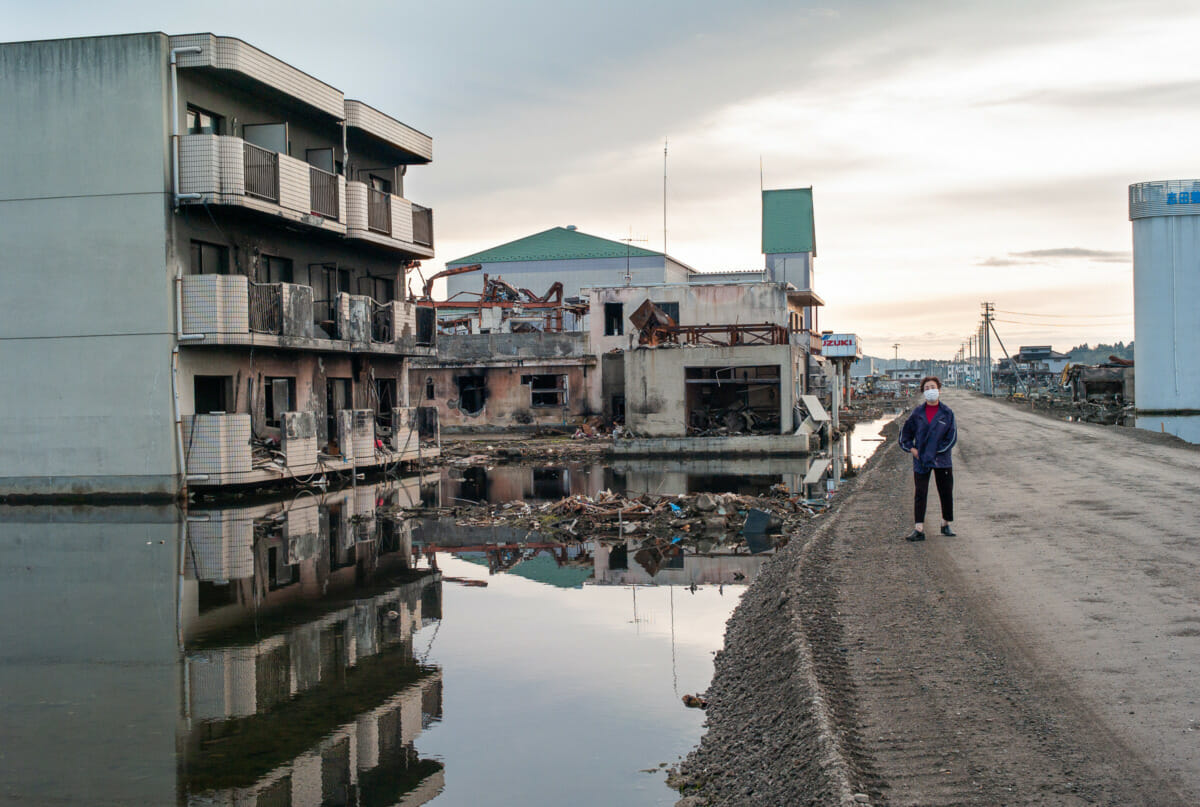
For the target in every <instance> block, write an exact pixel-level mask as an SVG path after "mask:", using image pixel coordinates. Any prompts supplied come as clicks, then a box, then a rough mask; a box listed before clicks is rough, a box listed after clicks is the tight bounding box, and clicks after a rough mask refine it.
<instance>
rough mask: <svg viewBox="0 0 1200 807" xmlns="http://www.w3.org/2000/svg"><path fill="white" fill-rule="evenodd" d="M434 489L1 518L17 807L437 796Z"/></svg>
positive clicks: (401, 485) (376, 488) (2, 649)
mask: <svg viewBox="0 0 1200 807" xmlns="http://www.w3.org/2000/svg"><path fill="white" fill-rule="evenodd" d="M425 481H426V482H429V481H430V480H428V479H426V480H425ZM434 481H435V482H436V479H435V480H434ZM420 495H421V480H419V479H413V480H406V481H402V482H389V483H387V484H382V485H371V486H359V487H358V489H357V490H354V489H351V490H345V491H338V492H330V493H327V494H323V495H312V494H308V493H303V494H301V495H300V496H294V497H293V496H289V497H288V498H287V499H286V500H283V501H275V502H264V503H258V504H253V505H245V506H238V507H207V508H204V509H193V510H192V511H191V512H190V513H189V514H188V516H187V520H186V521H184V520H183V518H182V517H181V514H180V512H179V511H177V510H175V509H174V508H162V507H101V508H96V507H36V508H35V507H20V508H14V507H9V508H0V572H2V573H3V574H4V578H5V584H4V585H3V586H0V613H3V614H4V615H5V617H6V618H5V620H4V621H3V622H2V623H0V710H2V711H3V713H4V715H5V720H4V721H0V749H2V753H0V802H6V803H7V802H9V801H14V802H17V803H28V804H44V803H55V804H75V803H80V804H84V803H86V804H170V803H177V804H184V805H231V806H232V805H239V806H240V805H263V806H264V807H265V806H266V805H296V806H297V807H298V806H299V805H314V807H315V806H316V805H346V806H347V807H349V805H356V806H357V807H366V806H367V805H385V804H386V805H395V804H404V805H417V804H423V803H425V802H427V801H430V800H431V799H433V798H434V797H435V796H436V795H437V794H438V793H439V792H440V791H441V790H442V787H443V782H444V777H443V773H442V763H441V762H440V761H439V760H435V759H429V758H422V756H421V755H420V754H419V752H418V750H417V747H416V742H417V739H418V737H419V736H420V735H421V733H422V731H423V729H425V728H426V727H427V726H428V725H429V724H430V723H431V722H432V721H436V720H438V719H440V717H441V714H442V673H441V670H440V669H438V668H437V667H434V666H431V665H428V664H425V663H423V659H422V658H421V657H420V655H423V653H420V654H419V653H417V652H414V634H415V633H416V632H418V631H420V630H421V629H422V628H426V633H425V634H423V636H429V635H431V634H433V633H434V632H436V630H437V625H436V624H435V623H437V622H438V621H439V620H440V618H441V614H442V589H441V580H440V575H438V574H436V573H431V572H430V570H428V569H424V570H421V569H415V568H413V567H414V564H413V559H412V541H411V533H410V532H409V531H408V530H407V528H406V526H405V522H404V521H403V519H402V518H400V517H399V516H400V511H401V509H402V508H405V507H410V506H412V505H413V504H414V502H416V501H418V500H419V497H420ZM421 644H422V645H423V646H424V645H425V644H426V642H425V641H422V642H421ZM425 652H427V651H425Z"/></svg>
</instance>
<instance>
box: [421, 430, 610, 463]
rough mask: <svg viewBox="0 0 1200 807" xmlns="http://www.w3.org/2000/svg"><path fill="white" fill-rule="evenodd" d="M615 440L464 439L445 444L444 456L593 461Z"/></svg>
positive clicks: (451, 458) (501, 460)
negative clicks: (488, 440)
mask: <svg viewBox="0 0 1200 807" xmlns="http://www.w3.org/2000/svg"><path fill="white" fill-rule="evenodd" d="M611 448H612V440H611V439H610V438H605V437H602V436H596V437H591V438H588V439H582V438H581V439H570V438H563V437H555V438H552V439H547V438H530V439H527V440H521V441H516V440H495V441H493V442H481V441H478V440H469V441H468V440H463V441H459V442H453V443H451V442H447V443H443V445H442V458H443V459H444V460H445V461H446V462H447V463H448V464H451V465H459V466H462V465H492V464H498V465H503V464H506V463H512V462H522V461H525V460H528V459H529V458H531V457H535V458H537V459H538V460H539V461H547V462H569V461H590V460H595V459H597V458H598V457H600V456H602V455H604V454H606V453H607V452H608V451H609V450H611Z"/></svg>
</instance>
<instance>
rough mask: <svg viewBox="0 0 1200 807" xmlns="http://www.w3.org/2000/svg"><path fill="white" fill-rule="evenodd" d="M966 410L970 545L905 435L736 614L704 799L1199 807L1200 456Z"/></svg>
mask: <svg viewBox="0 0 1200 807" xmlns="http://www.w3.org/2000/svg"><path fill="white" fill-rule="evenodd" d="M946 400H947V403H949V404H950V405H951V406H953V407H954V408H955V410H956V412H957V413H958V415H959V419H960V443H959V446H960V448H959V454H958V456H957V457H956V480H957V481H958V482H959V483H960V485H959V491H960V492H959V496H958V501H957V502H956V505H957V506H958V508H959V509H960V515H959V520H958V522H956V530H957V531H958V532H959V536H960V537H957V538H943V537H940V536H938V537H930V539H929V540H927V541H926V542H924V543H918V544H910V543H907V542H906V541H904V540H903V538H902V536H903V535H904V534H905V533H907V531H908V530H909V529H911V521H910V518H911V516H910V513H909V509H910V506H911V478H910V468H909V463H908V461H907V459H906V458H905V457H904V455H903V454H902V453H901V452H899V451H896V450H895V447H894V444H891V445H886V444H885V446H884V449H883V450H882V451H881V452H879V453H878V454H877V455H876V456H875V457H873V458H872V459H871V461H870V462H869V463H868V464H867V466H866V468H865V470H864V472H863V473H861V474H860V475H859V477H858V478H857V479H856V480H854V481H853V482H852V483H851V484H850V485H847V486H844V487H843V496H844V498H843V500H842V502H841V503H840V504H839V506H838V508H837V509H836V510H835V511H833V512H832V513H831V514H830V515H829V516H828V517H826V518H824V519H818V520H815V521H812V522H809V524H810V527H811V529H809V530H807V531H801V532H800V533H798V534H796V535H794V536H793V538H792V541H791V543H790V544H789V545H788V546H787V547H785V548H784V549H782V550H781V551H780V552H779V553H778V555H777V556H776V557H775V558H774V559H773V560H772V561H769V562H768V563H767V564H766V565H765V566H764V568H763V570H762V572H761V573H760V574H759V576H758V578H757V579H756V580H755V582H754V584H753V585H752V586H751V587H750V589H749V591H747V593H746V595H745V596H744V598H743V600H742V602H741V604H740V606H739V607H738V609H737V611H736V612H735V613H734V615H733V617H732V618H731V620H730V622H729V625H728V629H727V634H726V644H725V648H724V650H723V651H722V652H721V653H720V654H718V656H717V659H716V672H715V676H714V679H713V683H712V685H711V687H710V689H709V690H708V692H707V693H704V694H705V696H706V697H707V699H708V702H709V709H708V712H707V716H708V721H707V722H708V732H707V734H706V735H705V737H704V739H703V740H702V742H701V744H700V746H699V747H698V748H697V749H696V750H695V751H694V752H693V753H692V754H691V755H690V756H689V757H688V758H687V759H686V760H685V761H684V762H683V763H682V764H681V765H680V767H679V770H678V771H677V772H676V773H675V775H674V776H673V778H672V782H673V783H674V784H676V785H677V786H678V787H679V788H680V790H681V795H683V796H685V797H687V798H690V799H692V800H691V801H690V802H688V803H689V804H692V805H701V804H704V805H710V806H711V805H735V804H736V805H742V804H746V805H758V804H772V805H773V804H822V805H824V804H839V805H840V804H852V803H870V804H890V805H939V804H947V805H948V804H963V805H1056V806H1058V805H1068V806H1070V805H1084V804H1104V805H1114V806H1115V805H1176V804H1178V805H1184V804H1194V803H1196V800H1195V796H1196V791H1197V784H1198V783H1200V759H1198V756H1200V755H1198V754H1197V750H1196V743H1195V742H1194V741H1193V740H1192V739H1191V738H1192V737H1194V735H1191V734H1189V733H1188V732H1189V731H1195V727H1196V726H1197V725H1200V724H1198V723H1197V722H1196V714H1195V709H1196V703H1197V700H1200V697H1198V695H1200V691H1198V690H1200V686H1198V685H1197V684H1196V680H1197V679H1196V676H1195V665H1194V658H1195V655H1194V648H1195V644H1194V643H1195V641H1196V639H1195V637H1194V636H1188V635H1185V634H1186V631H1181V630H1179V629H1178V627H1179V625H1183V624H1184V623H1183V622H1182V621H1180V620H1182V619H1185V618H1186V617H1187V613H1192V615H1193V616H1194V614H1195V610H1196V606H1197V602H1198V601H1200V600H1198V597H1197V594H1198V593H1200V592H1198V591H1197V584H1196V583H1195V575H1194V574H1191V575H1190V576H1189V575H1187V574H1185V573H1184V569H1185V568H1192V569H1193V570H1194V567H1195V562H1196V560H1197V558H1196V554H1197V541H1196V538H1195V529H1194V507H1195V502H1196V501H1197V500H1200V491H1198V490H1197V487H1198V485H1197V482H1196V481H1195V480H1196V479H1200V474H1196V473H1195V472H1196V470H1198V467H1200V460H1198V458H1197V455H1196V454H1195V452H1193V451H1191V450H1188V449H1181V448H1179V447H1177V446H1175V445H1172V444H1171V441H1166V440H1162V439H1158V438H1159V436H1157V435H1145V434H1144V433H1143V434H1137V433H1136V432H1135V431H1134V430H1128V429H1114V428H1112V427H1108V428H1105V427H1099V426H1090V425H1086V424H1068V423H1055V422H1054V421H1052V420H1050V419H1048V418H1044V417H1040V416H1037V415H1033V414H1030V413H1028V412H1020V411H1015V410H1014V409H1013V408H1012V407H1009V406H1006V405H1004V404H1002V403H999V402H993V401H986V400H982V399H978V398H968V397H967V396H965V395H956V394H948V395H947V396H946ZM895 428H896V427H895V426H890V427H889V430H891V431H890V434H892V435H894V434H895V431H894V430H895ZM1189 480H1190V481H1189ZM1131 494H1136V498H1133V499H1131ZM1189 508H1190V512H1191V514H1192V520H1191V521H1190V522H1189V520H1188V519H1189V516H1188V511H1189ZM1126 511H1128V515H1129V518H1128V519H1126V518H1118V516H1121V515H1122V514H1123V513H1126ZM1147 526H1148V527H1150V528H1151V531H1150V532H1148V531H1147V529H1146V528H1145V527H1147ZM1135 571H1136V574H1131V572H1135ZM1142 572H1144V574H1143V573H1142ZM1152 572H1154V574H1152ZM1155 603H1157V605H1156V604H1155ZM1093 616H1100V617H1103V618H1104V620H1105V621H1097V620H1096V619H1092V618H1091V617H1093ZM1172 625H1174V626H1175V627H1176V629H1175V631H1174V633H1172V630H1171V628H1172ZM856 797H857V799H856ZM864 799H865V802H864Z"/></svg>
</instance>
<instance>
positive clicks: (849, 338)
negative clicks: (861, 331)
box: [821, 333, 862, 359]
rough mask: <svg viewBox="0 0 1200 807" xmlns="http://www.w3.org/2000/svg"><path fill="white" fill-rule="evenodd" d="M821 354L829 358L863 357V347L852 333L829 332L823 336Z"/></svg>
mask: <svg viewBox="0 0 1200 807" xmlns="http://www.w3.org/2000/svg"><path fill="white" fill-rule="evenodd" d="M821 355H822V356H824V357H825V358H827V359H861V358H862V347H860V346H859V344H858V336H857V335H856V334H852V333H827V334H824V335H823V336H822V337H821Z"/></svg>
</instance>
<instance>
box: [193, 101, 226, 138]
mask: <svg viewBox="0 0 1200 807" xmlns="http://www.w3.org/2000/svg"><path fill="white" fill-rule="evenodd" d="M224 128H225V119H224V118H222V117H221V116H220V115H214V114H213V113H212V112H209V111H208V110H207V109H201V108H200V107H198V106H192V105H191V104H188V108H187V132H186V134H213V135H219V134H220V133H221V131H222V130H223V129H224Z"/></svg>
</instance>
